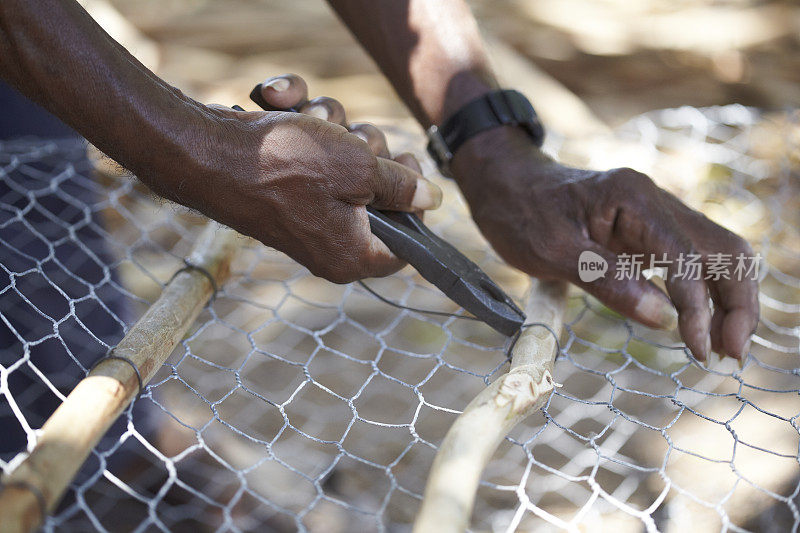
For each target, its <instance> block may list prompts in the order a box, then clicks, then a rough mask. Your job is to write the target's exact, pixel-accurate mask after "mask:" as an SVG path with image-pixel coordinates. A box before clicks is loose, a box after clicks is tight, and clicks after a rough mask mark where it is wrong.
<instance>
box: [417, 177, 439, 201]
mask: <svg viewBox="0 0 800 533" xmlns="http://www.w3.org/2000/svg"><path fill="white" fill-rule="evenodd" d="M440 205H442V189H440V188H439V187H438V186H437V185H434V184H433V183H431V182H430V181H428V180H426V179H425V178H421V179H418V180H417V190H416V191H414V198H413V199H412V200H411V207H413V208H414V209H436V208H437V207H439V206H440Z"/></svg>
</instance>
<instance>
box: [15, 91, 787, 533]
mask: <svg viewBox="0 0 800 533" xmlns="http://www.w3.org/2000/svg"><path fill="white" fill-rule="evenodd" d="M796 119H797V114H795V113H793V112H785V113H778V114H773V115H762V114H760V113H758V112H756V111H754V110H752V109H747V108H743V107H740V106H729V107H722V108H710V109H694V108H682V109H675V110H665V111H659V112H653V113H650V114H647V115H643V116H641V117H638V118H637V119H635V120H633V121H631V122H630V123H629V124H627V125H626V126H624V127H623V128H622V129H621V130H620V131H619V132H617V135H616V136H615V138H614V139H592V140H590V141H587V140H582V141H580V142H576V143H567V142H561V141H560V140H559V139H558V138H557V137H555V136H554V137H551V139H549V141H548V148H549V149H550V150H551V151H553V152H555V153H557V154H558V156H559V157H560V158H562V159H564V160H566V161H573V162H576V163H579V164H587V165H590V166H592V167H596V168H600V167H608V166H615V165H619V164H622V163H625V164H628V165H631V166H633V167H635V168H637V169H638V170H641V171H644V172H648V173H650V175H652V176H653V177H654V178H655V179H656V181H659V182H660V183H662V184H665V185H666V186H668V187H669V188H670V189H671V190H673V191H674V192H676V194H678V195H679V196H680V197H681V198H682V199H684V200H685V201H687V202H688V203H689V204H690V205H693V206H694V207H697V208H700V209H702V210H703V211H704V212H705V213H706V214H708V215H709V216H710V217H711V218H713V219H715V220H718V221H720V222H721V223H723V224H724V225H726V226H728V227H730V228H731V229H733V230H734V231H737V232H739V233H741V234H743V235H744V236H745V237H747V238H748V239H749V240H750V242H751V243H752V244H753V247H754V248H755V249H756V250H757V251H759V252H760V253H761V255H762V256H763V257H765V258H766V265H765V266H766V268H762V278H763V279H762V281H761V294H760V301H761V308H762V319H761V323H760V324H759V328H758V331H757V333H756V335H755V337H754V342H753V347H752V351H751V354H750V355H749V356H748V358H747V359H746V361H745V365H744V369H742V370H740V369H739V367H738V366H737V365H736V363H735V361H732V360H723V361H721V362H718V363H714V364H712V365H711V366H710V368H708V369H705V368H703V367H701V366H700V365H698V364H697V363H696V362H695V361H694V360H692V359H691V358H690V357H689V356H688V353H687V352H686V350H685V349H684V346H683V345H682V344H681V343H680V342H679V339H678V338H677V337H676V335H675V334H674V332H657V331H654V330H650V329H648V328H645V327H643V326H640V325H637V324H634V323H632V322H630V321H626V320H623V319H622V318H620V317H619V316H618V315H616V314H615V313H613V312H611V311H609V310H607V309H606V308H604V307H603V306H602V305H600V304H599V303H598V302H597V301H596V300H594V299H592V298H590V297H588V296H587V295H585V294H583V293H581V292H579V291H577V290H574V291H573V292H572V293H571V294H570V299H569V302H568V310H567V316H566V323H567V326H566V331H565V334H564V336H563V338H562V342H561V348H562V350H561V353H560V355H559V357H558V359H557V361H556V365H555V378H556V380H557V381H559V382H561V383H563V385H564V386H563V388H560V389H557V390H556V391H555V392H554V393H553V394H552V395H551V397H550V398H549V399H548V401H547V403H546V404H545V406H544V407H543V408H542V409H541V411H540V412H538V413H537V414H536V415H534V416H532V417H531V418H530V419H529V420H528V421H526V422H525V423H523V424H521V425H520V426H519V427H517V428H516V429H515V430H514V431H513V432H512V434H511V435H509V436H508V438H507V439H506V440H505V441H504V442H503V443H502V444H501V446H500V448H499V450H498V452H497V454H496V456H495V457H494V459H493V461H492V462H491V463H490V464H489V466H488V468H487V470H486V471H485V473H484V476H483V480H482V482H481V486H480V488H479V492H478V496H477V499H476V506H475V510H474V513H473V517H472V524H473V527H474V529H475V530H476V531H486V530H490V531H508V530H530V529H533V528H536V530H537V531H539V530H542V531H549V530H562V529H567V530H569V529H581V530H590V531H595V530H598V531H599V530H613V531H623V532H624V531H642V530H648V531H652V530H660V531H686V530H698V531H702V530H719V529H729V530H733V531H743V530H758V531H787V530H793V531H796V530H797V529H798V524H800V512H798V492H799V491H800V463H799V462H798V457H799V455H798V443H800V439H799V438H798V433H799V429H798V420H797V418H798V414H799V413H800V398H799V397H798V396H799V395H800V369H798V357H797V356H798V355H800V261H798V258H799V257H800V238H799V236H798V227H800V224H798V222H800V221H799V220H798V216H799V215H798V213H800V210H798V204H800V190H799V189H800V181H799V180H798V171H797V169H798V168H799V167H798V163H800V156H798V152H797V148H796V147H797V146H800V143H799V142H798V141H800V129H798V126H797V124H796ZM392 140H393V142H392V146H393V147H395V148H399V147H400V145H402V147H403V148H409V147H411V148H417V151H420V150H419V145H420V144H421V140H420V139H418V138H417V137H415V136H414V135H410V134H407V133H404V132H399V131H394V132H392ZM93 166H94V164H93V162H92V161H91V160H90V159H89V158H87V157H86V155H85V147H84V146H83V145H82V144H80V143H75V142H71V141H37V140H32V139H29V140H20V141H9V142H3V143H0V177H2V183H1V184H0V187H2V191H0V250H1V251H0V267H2V274H1V275H2V277H3V279H2V281H1V282H0V286H2V289H0V290H1V291H2V296H1V297H0V318H1V319H2V323H1V324H0V342H2V345H1V346H0V365H1V366H0V435H1V436H0V467H2V469H3V471H4V472H9V471H11V470H13V469H14V467H15V466H16V465H17V464H19V462H20V461H21V460H22V459H23V458H24V457H25V450H30V449H32V447H33V445H34V444H35V442H36V438H37V431H38V429H39V428H40V427H41V426H42V424H43V422H44V421H45V420H46V418H47V416H49V414H51V413H52V411H53V410H54V409H55V407H57V405H58V404H59V403H60V402H61V401H62V400H63V398H64V397H65V395H66V394H68V393H69V391H70V390H71V389H72V387H74V385H75V384H76V382H77V380H78V379H80V378H81V377H83V376H84V375H85V374H86V372H87V369H88V368H89V367H90V366H91V364H92V363H93V362H94V361H95V360H96V359H97V358H99V357H101V356H102V355H103V354H104V353H105V352H106V351H107V350H108V349H109V348H110V347H111V346H113V345H114V344H115V343H116V342H118V341H119V340H120V339H121V338H122V336H123V335H124V333H125V331H126V329H127V328H128V327H129V326H130V325H131V324H132V323H133V321H134V320H135V319H136V318H137V317H138V316H140V315H141V314H142V313H143V311H144V310H145V309H146V308H147V305H148V304H149V303H150V302H152V301H153V300H154V299H155V298H157V296H158V294H159V292H160V290H161V289H162V288H163V286H164V284H165V283H166V282H167V281H168V280H169V279H170V277H171V276H172V274H173V273H174V272H175V271H176V270H177V269H179V268H181V267H182V266H183V264H182V258H183V257H184V255H186V254H187V253H188V251H189V249H190V247H191V244H192V242H193V239H194V238H195V236H196V235H197V234H198V232H199V230H200V229H201V227H202V225H203V223H204V220H203V219H202V217H199V216H197V215H195V214H192V213H190V212H187V211H186V210H183V209H182V208H179V207H175V206H172V205H164V204H162V203H160V202H159V201H158V200H155V199H154V198H153V197H152V196H151V195H150V194H149V193H148V192H147V191H146V190H145V189H144V188H143V187H142V186H141V185H140V184H138V183H137V182H136V181H134V180H131V179H129V178H126V177H123V176H120V175H116V174H115V173H114V172H100V173H99V175H94V174H98V173H95V172H93V171H92V167H93ZM428 170H430V169H428ZM439 183H440V184H441V185H442V186H443V187H444V188H445V194H446V198H448V201H447V202H446V205H445V206H444V207H443V208H442V209H440V210H438V212H435V213H431V214H430V215H429V216H428V217H427V222H428V223H429V225H430V226H431V227H432V228H433V229H434V231H436V232H437V233H439V234H440V235H442V236H443V237H444V238H445V239H447V240H449V241H450V242H452V243H454V244H455V245H456V246H457V247H459V248H460V249H461V250H462V251H464V252H465V253H466V255H468V256H469V257H470V258H472V259H473V260H475V261H476V262H477V263H478V264H480V265H481V266H482V267H483V268H484V269H485V270H486V271H487V272H488V273H489V274H490V275H491V276H492V277H493V278H494V279H495V280H497V281H498V282H499V283H500V284H501V285H502V286H503V287H504V288H506V289H507V290H508V291H509V292H510V293H511V294H513V295H514V296H515V297H516V298H517V299H518V300H520V301H521V300H522V298H523V295H524V293H525V291H526V289H527V287H528V283H529V282H528V280H527V279H526V277H525V276H523V275H522V274H520V273H519V272H517V271H515V270H513V269H511V268H509V267H507V266H506V265H504V264H503V263H502V261H501V260H499V259H498V258H497V257H496V256H495V255H494V254H493V253H492V252H491V250H490V248H489V247H488V245H487V244H486V242H485V241H484V240H483V238H482V237H481V236H480V234H479V233H478V231H477V230H476V228H475V226H474V225H473V223H472V222H471V221H470V220H469V217H468V213H467V210H466V207H465V206H464V205H463V202H461V200H460V197H459V196H458V194H457V192H456V189H455V188H454V186H453V185H452V184H451V183H449V182H445V181H443V180H440V181H439ZM368 284H369V287H370V288H372V289H373V290H375V291H376V292H377V293H378V294H380V295H383V296H385V297H387V298H390V299H391V300H394V301H396V302H399V303H401V304H403V305H406V306H411V307H415V308H421V309H430V310H436V311H444V312H452V313H457V314H458V313H461V312H462V311H461V310H460V309H459V308H457V307H456V306H455V305H454V304H452V303H451V302H449V301H448V300H447V299H446V298H445V297H443V296H442V295H441V294H440V293H439V292H438V291H437V290H436V289H435V288H433V287H432V286H431V285H429V284H428V283H426V282H425V281H423V280H421V278H419V277H418V276H417V275H416V274H415V273H414V271H413V270H411V269H410V268H408V267H407V268H405V269H404V270H402V271H401V272H400V273H398V274H396V275H394V276H391V277H389V278H385V279H380V280H369V281H368ZM504 348H505V346H504V339H503V338H501V337H500V336H499V335H498V334H496V333H494V332H493V331H492V330H491V329H490V328H488V327H486V326H484V325H482V324H478V323H475V322H472V321H467V320H459V319H458V318H457V317H440V316H433V315H427V314H422V313H418V312H414V311H410V310H403V309H398V308H396V307H392V306H390V305H387V304H386V303H384V302H382V301H380V300H379V299H377V298H375V297H374V296H373V295H372V294H370V293H369V292H367V291H366V290H364V288H362V287H360V286H359V285H357V284H352V285H345V286H340V285H334V284H330V283H327V282H325V281H323V280H320V279H317V278H314V277H313V276H311V275H310V274H309V273H308V271H307V270H305V269H304V268H302V267H300V266H298V265H297V264H296V263H294V262H292V261H291V260H289V259H288V258H286V257H285V256H284V255H282V254H280V253H278V252H275V251H273V250H271V249H268V248H266V247H264V246H261V245H259V244H257V243H254V242H253V241H250V240H248V239H245V238H242V239H241V251H240V253H239V255H238V257H237V259H236V260H235V262H234V266H233V276H232V278H231V280H230V281H229V282H227V283H226V284H225V285H224V286H223V287H222V288H221V290H220V292H219V294H218V295H217V298H216V299H215V300H214V301H213V303H212V304H210V305H209V306H208V307H207V308H206V309H205V310H204V311H203V314H202V315H201V317H200V318H199V320H198V321H197V323H196V324H195V325H194V327H193V329H192V331H191V333H190V334H189V335H188V336H187V337H186V339H185V340H184V341H183V342H182V343H181V345H180V346H178V347H177V348H176V350H175V351H174V352H173V354H172V355H171V357H170V358H169V360H168V361H167V364H165V365H164V366H163V368H161V370H160V371H159V373H158V374H157V375H156V377H155V378H154V379H153V380H152V381H151V383H150V384H149V386H147V387H146V390H145V392H144V394H143V395H142V396H141V397H140V398H139V399H138V400H137V401H136V402H135V403H134V406H133V407H132V408H129V409H128V410H127V411H126V413H125V415H124V416H123V417H121V419H120V421H119V422H118V423H117V424H115V426H114V427H113V428H112V430H111V431H110V432H109V433H108V435H107V436H106V437H105V438H104V439H103V440H102V441H101V443H100V445H99V446H98V447H97V449H96V450H95V452H93V454H92V455H91V457H90V458H89V460H88V461H87V463H86V465H85V466H84V468H83V469H82V470H81V472H80V474H79V475H78V477H77V478H76V479H75V481H74V483H73V484H72V486H71V487H70V489H69V491H68V493H67V495H66V496H65V498H64V500H63V502H62V503H61V505H60V506H59V508H58V509H57V511H56V512H55V513H54V514H53V515H52V516H51V517H49V518H48V519H47V521H46V524H45V530H47V531H50V530H65V531H66V530H81V531H84V530H87V529H89V530H100V531H151V530H163V531H184V530H187V531H188V530H198V529H199V530H221V531H225V530H235V531H237V530H256V529H258V530H262V531H266V530H274V531H292V530H295V529H301V530H313V531H371V530H390V531H404V530H408V529H409V528H410V525H411V523H412V522H413V519H414V517H415V515H416V512H417V510H418V508H419V504H420V498H421V495H422V492H423V490H424V485H425V479H426V475H427V472H428V470H429V468H430V465H431V462H432V460H433V457H434V455H435V452H436V447H437V444H438V443H439V442H440V441H441V439H442V438H443V436H444V434H445V432H446V431H447V428H448V427H449V426H450V424H451V423H452V422H453V420H454V419H455V417H456V416H457V415H458V413H459V411H460V410H461V409H463V408H464V407H465V406H466V405H467V403H468V402H469V401H470V400H471V399H472V397H474V396H475V394H477V393H478V392H479V391H480V390H481V389H482V388H483V387H485V386H486V384H487V383H490V382H491V381H492V380H493V379H494V378H495V377H496V376H498V375H499V374H500V373H502V372H503V371H505V370H506V369H507V368H506V364H507V362H506V358H505V355H504Z"/></svg>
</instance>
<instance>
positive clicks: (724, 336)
mask: <svg viewBox="0 0 800 533" xmlns="http://www.w3.org/2000/svg"><path fill="white" fill-rule="evenodd" d="M712 296H714V302H715V310H714V318H715V319H716V320H715V321H714V323H713V324H712V327H715V328H716V329H717V331H713V329H712V339H713V338H714V337H716V338H717V339H718V340H717V346H716V348H715V349H716V350H717V352H718V353H719V354H720V355H727V356H729V357H733V358H734V359H739V360H742V358H743V357H744V356H746V355H747V353H748V352H749V351H750V336H751V335H752V334H753V333H754V332H755V329H756V326H757V325H758V316H759V309H758V283H757V282H756V281H755V280H749V279H748V280H736V279H729V280H719V281H716V282H714V290H713V291H712ZM717 315H719V318H716V317H717Z"/></svg>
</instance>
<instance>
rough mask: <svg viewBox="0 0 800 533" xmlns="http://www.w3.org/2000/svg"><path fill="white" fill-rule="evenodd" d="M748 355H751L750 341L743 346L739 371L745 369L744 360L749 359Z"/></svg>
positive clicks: (739, 359)
mask: <svg viewBox="0 0 800 533" xmlns="http://www.w3.org/2000/svg"><path fill="white" fill-rule="evenodd" d="M748 354H750V339H747V340H746V341H745V343H744V346H742V351H741V353H740V354H739V358H738V361H739V370H741V369H743V368H744V360H745V359H747V356H748Z"/></svg>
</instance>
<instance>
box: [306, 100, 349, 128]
mask: <svg viewBox="0 0 800 533" xmlns="http://www.w3.org/2000/svg"><path fill="white" fill-rule="evenodd" d="M299 111H300V112H301V113H304V114H306V115H311V116H312V117H316V118H321V119H322V120H327V121H328V122H333V123H334V124H339V125H341V126H347V117H346V116H345V113H344V106H342V104H341V103H340V102H339V101H338V100H334V99H333V98H329V97H327V96H319V97H317V98H314V99H313V100H310V101H308V102H306V103H305V104H303V105H302V106H300V109H299Z"/></svg>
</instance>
